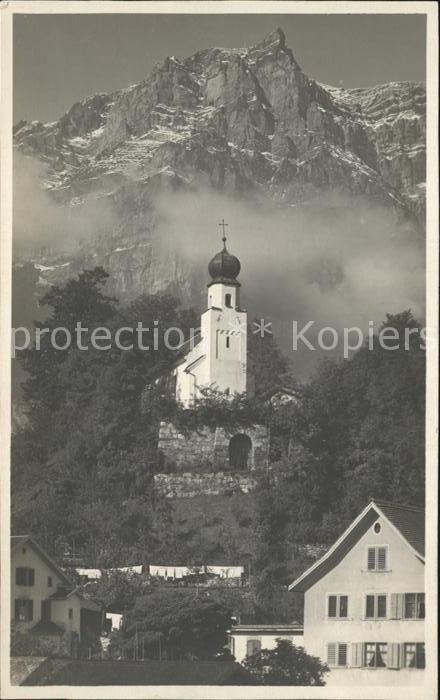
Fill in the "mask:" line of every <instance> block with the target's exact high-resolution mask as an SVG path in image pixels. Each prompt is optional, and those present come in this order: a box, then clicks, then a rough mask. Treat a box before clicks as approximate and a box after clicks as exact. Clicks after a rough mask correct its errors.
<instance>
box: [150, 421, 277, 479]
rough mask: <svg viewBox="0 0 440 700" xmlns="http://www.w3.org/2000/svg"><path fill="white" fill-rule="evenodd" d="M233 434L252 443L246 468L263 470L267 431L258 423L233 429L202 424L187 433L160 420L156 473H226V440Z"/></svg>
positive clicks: (265, 465)
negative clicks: (203, 425) (240, 435)
mask: <svg viewBox="0 0 440 700" xmlns="http://www.w3.org/2000/svg"><path fill="white" fill-rule="evenodd" d="M236 434H244V435H247V436H248V437H249V438H250V439H251V442H252V448H251V450H250V453H249V459H248V470H249V471H254V470H263V469H266V468H267V466H268V460H269V432H268V430H267V428H266V427H264V426H262V425H254V426H252V427H250V428H241V427H237V429H236V430H235V431H226V430H224V429H223V428H220V427H218V428H215V429H214V428H209V427H203V428H200V429H199V430H197V431H191V433H189V434H182V433H179V431H178V430H177V428H176V427H175V426H174V425H172V423H166V422H164V421H162V422H161V424H160V428H159V443H158V448H159V455H160V457H159V460H160V461H159V465H158V471H159V472H160V473H165V474H166V473H175V472H206V473H212V472H221V471H222V472H226V471H228V470H230V465H229V441H230V439H231V438H232V437H233V436H234V435H236Z"/></svg>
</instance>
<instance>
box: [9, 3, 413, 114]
mask: <svg viewBox="0 0 440 700" xmlns="http://www.w3.org/2000/svg"><path fill="white" fill-rule="evenodd" d="M277 26H280V27H281V28H282V29H283V30H284V32H285V34H286V39H287V44H288V46H290V48H291V49H292V50H293V53H294V55H295V58H296V60H297V61H298V63H299V64H300V65H301V66H302V68H303V70H304V71H305V72H306V73H307V74H308V75H309V76H310V77H311V78H314V79H316V80H318V81H320V82H323V83H327V84H330V85H341V86H342V85H343V86H344V87H364V86H369V85H376V84H378V83H384V82H388V81H394V80H422V81H424V80H425V17H424V16H422V15H324V14H323V15H204V16H203V15H180V16H179V15H171V16H170V15H148V14H142V15H140V14H137V15H15V16H14V121H15V122H17V121H18V120H19V119H27V120H33V119H40V120H42V121H50V120H54V119H57V118H59V117H60V116H61V115H62V114H64V112H65V111H66V110H67V109H69V108H70V107H71V106H72V104H73V103H74V102H76V101H78V100H80V99H82V98H83V97H86V96H87V95H93V94H95V93H97V92H111V91H113V90H117V89H120V88H124V87H127V86H128V85H132V84H134V83H138V82H140V81H142V80H143V79H144V78H145V77H146V76H147V75H148V73H149V72H150V70H151V68H152V67H153V66H154V65H155V64H156V63H157V62H159V61H162V60H163V59H164V58H165V57H166V56H171V55H174V56H177V57H186V56H189V55H191V54H192V53H194V52H196V51H198V50H200V49H203V48H207V47H213V46H224V47H242V46H252V45H253V44H255V43H257V42H258V41H259V40H261V39H262V38H263V37H264V36H265V34H267V33H268V32H270V31H272V30H273V29H274V28H276V27H277Z"/></svg>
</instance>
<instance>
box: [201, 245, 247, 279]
mask: <svg viewBox="0 0 440 700" xmlns="http://www.w3.org/2000/svg"><path fill="white" fill-rule="evenodd" d="M222 240H223V250H221V251H220V252H219V253H217V255H214V257H213V258H212V260H211V262H210V263H209V265H208V272H209V274H210V275H211V277H212V281H211V282H210V285H211V284H214V283H216V282H220V283H223V284H233V285H235V286H239V285H240V283H239V282H237V279H236V278H237V277H238V275H239V274H240V270H241V265H240V261H239V259H238V258H237V257H235V255H231V253H230V252H229V251H228V250H227V248H226V236H223V238H222ZM208 286H209V285H208Z"/></svg>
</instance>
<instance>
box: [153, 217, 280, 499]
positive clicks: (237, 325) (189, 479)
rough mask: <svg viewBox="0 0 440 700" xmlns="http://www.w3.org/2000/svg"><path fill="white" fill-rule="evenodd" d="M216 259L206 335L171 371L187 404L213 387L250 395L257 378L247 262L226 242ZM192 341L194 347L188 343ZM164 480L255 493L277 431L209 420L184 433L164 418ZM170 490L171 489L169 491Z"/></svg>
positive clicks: (180, 487)
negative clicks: (252, 367) (251, 355)
mask: <svg viewBox="0 0 440 700" xmlns="http://www.w3.org/2000/svg"><path fill="white" fill-rule="evenodd" d="M220 226H222V227H223V238H222V241H223V249H222V250H221V251H220V252H219V253H217V255H215V256H214V257H213V258H212V260H211V262H210V263H209V265H208V272H209V276H210V278H211V279H210V281H209V283H208V305H207V309H206V311H204V313H203V314H202V316H201V324H200V335H199V336H198V337H197V338H196V339H191V340H190V341H187V343H186V344H184V345H183V346H181V348H180V352H181V353H182V352H183V354H182V355H181V356H180V357H179V359H178V360H177V361H176V363H175V364H174V366H173V368H172V369H171V370H170V372H169V374H168V376H167V378H166V390H167V393H170V394H171V395H172V396H174V397H175V398H176V399H177V400H178V401H179V402H180V403H181V404H182V405H183V407H184V408H186V409H190V408H192V407H193V406H194V404H195V401H196V399H197V398H200V397H201V396H202V395H203V390H204V389H205V388H212V389H214V390H216V391H220V392H223V393H224V394H225V395H229V396H231V397H232V396H234V395H236V394H239V395H246V396H250V395H251V394H252V393H253V391H252V389H253V386H252V385H253V382H252V380H250V374H251V373H250V372H249V367H248V360H247V352H248V347H247V313H246V311H245V310H243V309H242V308H241V306H240V287H241V285H240V282H238V280H237V277H238V275H239V274H240V270H241V265H240V261H239V260H238V258H237V257H236V256H235V255H232V254H231V253H230V252H229V251H228V249H227V248H226V236H225V233H224V231H225V226H227V224H225V223H224V221H222V223H221V224H220ZM186 345H189V350H188V352H186V353H185V347H186ZM158 453H159V464H158V470H157V473H156V476H155V483H156V485H157V486H158V487H161V488H163V489H167V491H166V493H167V494H169V495H171V494H173V493H178V494H179V495H180V496H183V495H187V496H188V495H195V494H196V493H200V492H206V493H211V494H212V493H216V494H221V493H228V492H231V490H232V491H233V490H235V491H237V490H238V491H242V492H248V491H249V490H251V489H252V488H253V487H254V484H255V482H254V480H253V479H252V478H251V477H250V475H249V473H250V472H254V471H261V470H264V469H267V467H268V458H269V433H268V429H267V427H266V426H263V425H251V426H247V427H246V429H244V428H243V427H240V426H239V425H237V428H236V430H225V428H224V427H221V426H217V427H212V426H201V427H200V428H199V429H198V430H197V431H195V430H194V431H193V432H192V433H191V434H190V435H188V434H185V435H183V434H181V433H180V432H179V430H178V428H177V427H176V426H175V425H173V424H172V423H170V422H166V421H162V422H161V424H160V429H159V440H158ZM164 492H165V491H164Z"/></svg>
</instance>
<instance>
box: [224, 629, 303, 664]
mask: <svg viewBox="0 0 440 700" xmlns="http://www.w3.org/2000/svg"><path fill="white" fill-rule="evenodd" d="M250 639H258V640H260V641H261V648H262V649H275V648H276V645H277V639H288V640H290V641H291V642H292V644H294V645H295V646H298V647H299V646H303V635H302V633H300V632H298V633H297V634H267V633H263V632H262V633H257V632H256V633H255V634H253V633H245V634H243V633H235V634H234V633H233V632H232V634H231V635H230V641H229V647H230V650H231V653H232V654H233V655H234V656H235V660H236V661H237V662H238V663H239V664H241V663H242V662H243V661H244V660H245V658H246V649H247V642H248V640H250Z"/></svg>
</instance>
